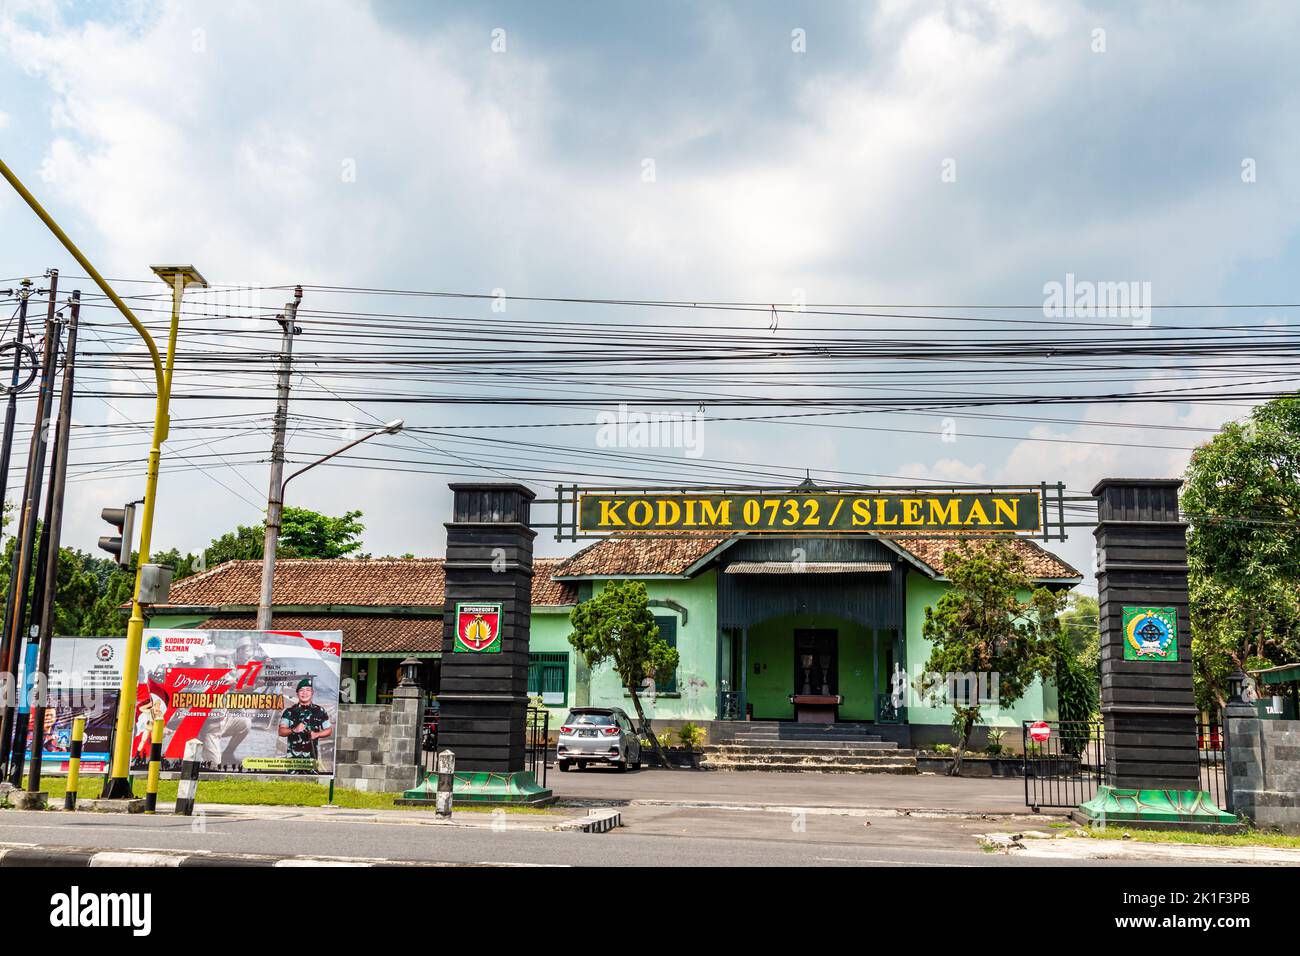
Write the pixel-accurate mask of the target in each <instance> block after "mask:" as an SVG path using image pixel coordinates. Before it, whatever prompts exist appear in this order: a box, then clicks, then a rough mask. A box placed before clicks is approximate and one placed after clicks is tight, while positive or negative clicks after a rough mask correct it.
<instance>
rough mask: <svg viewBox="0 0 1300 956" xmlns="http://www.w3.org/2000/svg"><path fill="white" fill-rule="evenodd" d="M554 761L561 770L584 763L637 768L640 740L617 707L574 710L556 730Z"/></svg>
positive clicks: (622, 770)
mask: <svg viewBox="0 0 1300 956" xmlns="http://www.w3.org/2000/svg"><path fill="white" fill-rule="evenodd" d="M555 758H556V762H557V764H558V765H559V767H560V769H561V770H568V769H569V768H570V767H572V766H573V765H575V764H576V765H577V766H578V767H579V768H581V767H585V766H586V765H587V764H602V765H604V766H607V767H617V768H618V771H619V773H623V772H624V771H626V770H627V768H628V767H631V768H632V769H633V770H640V769H641V739H640V737H638V736H637V732H636V730H635V729H634V728H633V726H632V721H631V720H630V719H629V718H628V716H627V714H625V713H624V712H623V711H622V709H620V708H618V707H575V708H574V709H573V710H571V711H569V716H568V717H567V718H566V719H565V721H564V723H563V725H561V727H560V736H559V739H558V740H557V741H556V744H555Z"/></svg>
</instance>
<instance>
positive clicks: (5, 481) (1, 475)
mask: <svg viewBox="0 0 1300 956" xmlns="http://www.w3.org/2000/svg"><path fill="white" fill-rule="evenodd" d="M20 286H21V287H20V288H19V290H18V332H17V334H16V335H15V336H14V370H13V376H12V377H11V378H10V380H9V401H8V403H7V404H6V405H5V430H4V437H3V438H0V442H3V445H0V508H3V506H4V500H5V497H6V496H7V494H8V491H9V461H10V459H11V458H12V457H13V448H14V418H15V417H16V416H17V414H18V391H19V389H18V376H19V374H20V373H21V372H22V362H23V337H24V336H25V335H26V334H27V300H28V299H30V298H31V297H32V280H31V279H24V280H23V281H22V283H21V284H20Z"/></svg>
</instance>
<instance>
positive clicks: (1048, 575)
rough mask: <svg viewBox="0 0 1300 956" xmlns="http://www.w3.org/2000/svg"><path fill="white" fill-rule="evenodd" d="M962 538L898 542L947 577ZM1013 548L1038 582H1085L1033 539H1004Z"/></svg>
mask: <svg viewBox="0 0 1300 956" xmlns="http://www.w3.org/2000/svg"><path fill="white" fill-rule="evenodd" d="M961 540H962V539H961V538H956V537H953V538H915V539H909V540H903V541H894V542H893V543H894V544H895V545H898V546H899V547H901V548H903V549H904V550H906V551H907V552H909V553H910V554H912V555H913V556H914V557H916V558H917V559H919V560H921V561H924V562H925V563H926V564H927V565H929V566H930V567H932V568H934V569H935V570H936V571H938V572H940V573H941V574H942V573H943V564H944V562H945V561H946V560H947V559H948V555H949V554H951V553H952V552H953V551H955V550H956V548H957V545H958V543H959V542H960V541H961ZM1002 540H1003V541H1004V543H1006V544H1009V545H1011V548H1012V550H1013V551H1015V552H1016V553H1017V554H1019V555H1020V557H1021V558H1023V559H1024V562H1025V568H1026V570H1028V571H1029V573H1030V574H1031V575H1032V576H1033V577H1034V579H1035V580H1038V581H1042V580H1054V579H1058V578H1081V577H1083V575H1081V574H1080V573H1079V572H1078V571H1077V570H1075V569H1074V568H1073V567H1071V566H1070V565H1069V564H1067V563H1066V562H1065V561H1062V560H1061V559H1060V558H1058V557H1057V556H1056V555H1054V554H1052V552H1050V551H1048V550H1047V549H1046V548H1044V547H1043V546H1042V545H1041V544H1039V543H1038V542H1037V541H1034V540H1032V539H1030V538H1013V537H1007V538H1005V539H1002Z"/></svg>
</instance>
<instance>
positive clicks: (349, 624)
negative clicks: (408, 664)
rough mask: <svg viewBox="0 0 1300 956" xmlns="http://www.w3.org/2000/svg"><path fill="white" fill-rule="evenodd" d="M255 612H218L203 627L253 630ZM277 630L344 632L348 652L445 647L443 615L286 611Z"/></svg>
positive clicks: (273, 624)
mask: <svg viewBox="0 0 1300 956" xmlns="http://www.w3.org/2000/svg"><path fill="white" fill-rule="evenodd" d="M254 627H255V621H254V617H253V615H252V614H218V615H216V616H214V617H210V618H208V619H207V620H206V621H204V622H203V623H202V624H199V625H198V629H199V630H214V631H220V630H230V631H249V630H252V629H253V628H254ZM271 628H272V629H273V630H276V631H342V632H343V652H344V653H345V654H363V653H370V654H394V653H397V654H414V653H420V654H427V653H432V652H435V651H441V650H442V618H440V617H396V616H390V615H387V614H364V615H362V614H356V615H338V616H334V615H325V614H285V615H277V616H276V617H275V618H273V619H272V621H271Z"/></svg>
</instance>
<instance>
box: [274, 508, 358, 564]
mask: <svg viewBox="0 0 1300 956" xmlns="http://www.w3.org/2000/svg"><path fill="white" fill-rule="evenodd" d="M360 517H361V512H360V511H348V512H345V513H344V514H342V515H340V516H339V517H337V518H333V517H330V516H329V515H323V514H320V513H319V512H316V511H308V510H307V509H306V508H285V509H284V518H283V520H282V521H281V523H280V542H279V547H280V548H283V549H284V555H285V557H290V558H345V557H347V556H348V555H350V554H353V553H354V552H356V551H357V550H358V549H359V548H360V547H361V532H363V531H365V530H366V528H365V525H363V524H361V523H360V522H359V521H357V519H358V518H360ZM258 557H261V548H260V547H259V549H258Z"/></svg>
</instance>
